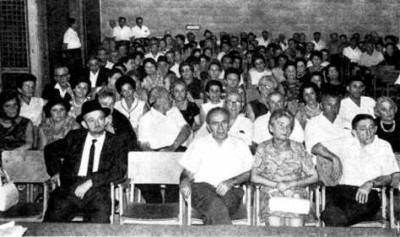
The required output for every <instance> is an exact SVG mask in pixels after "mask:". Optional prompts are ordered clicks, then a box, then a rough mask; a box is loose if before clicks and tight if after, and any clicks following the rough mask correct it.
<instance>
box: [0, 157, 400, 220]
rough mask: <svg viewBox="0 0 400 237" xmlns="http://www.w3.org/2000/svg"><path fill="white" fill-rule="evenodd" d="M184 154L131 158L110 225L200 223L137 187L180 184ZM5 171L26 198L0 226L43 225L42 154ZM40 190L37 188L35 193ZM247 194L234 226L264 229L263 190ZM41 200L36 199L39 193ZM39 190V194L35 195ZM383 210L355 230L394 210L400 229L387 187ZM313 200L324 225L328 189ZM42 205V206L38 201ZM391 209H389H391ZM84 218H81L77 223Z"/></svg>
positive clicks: (1, 216) (187, 208)
mask: <svg viewBox="0 0 400 237" xmlns="http://www.w3.org/2000/svg"><path fill="white" fill-rule="evenodd" d="M181 155H182V153H179V152H130V153H129V157H128V174H127V180H126V181H124V182H120V183H118V184H114V183H112V184H111V200H112V205H111V206H112V210H111V217H110V220H111V223H114V222H116V221H115V220H118V217H119V223H120V224H128V223H137V224H175V225H196V224H202V219H201V216H200V214H199V213H197V212H196V211H195V210H194V209H193V208H192V205H191V198H190V197H188V198H187V199H185V198H184V197H183V196H182V195H181V194H179V202H178V203H160V204H148V203H145V201H144V200H143V198H142V197H141V193H140V190H139V189H138V188H137V185H140V184H159V185H161V186H165V185H178V184H179V177H180V174H181V172H182V167H181V166H180V165H179V164H178V160H179V159H180V157H181ZM2 166H3V168H4V169H5V170H6V172H7V173H8V174H9V176H10V177H11V179H12V180H13V181H14V183H16V184H17V186H18V187H23V188H24V192H23V193H24V194H26V197H24V198H20V200H21V202H20V203H18V205H16V206H14V207H12V208H11V209H10V210H8V211H6V212H3V213H0V221H7V220H10V219H12V220H16V221H37V222H41V221H43V217H44V213H45V211H46V209H47V201H48V197H49V192H50V183H49V182H48V181H49V178H50V177H49V175H48V174H47V171H46V166H45V163H44V158H43V153H42V152H41V151H26V152H16V151H4V152H3V153H2ZM35 187H36V189H35ZM242 188H243V190H244V192H245V195H244V197H243V200H242V206H241V207H240V208H239V211H238V212H237V213H236V214H235V215H234V216H233V224H237V225H258V226H259V225H264V223H262V221H261V220H260V215H259V212H260V187H259V186H254V185H251V184H246V185H243V186H242ZM38 189H40V190H39V193H43V195H37V193H38ZM35 191H36V193H35ZM379 191H380V194H381V198H382V209H381V212H380V214H379V215H378V218H377V221H375V222H368V223H360V224H358V225H356V227H362V226H367V227H377V226H379V227H383V226H387V223H388V218H387V209H389V211H390V215H389V220H390V227H392V228H394V227H396V220H395V217H394V190H393V189H390V190H389V206H388V205H387V203H388V201H387V200H388V198H387V195H386V191H387V190H386V188H382V189H379ZM309 193H310V201H311V203H312V206H313V207H314V209H315V218H314V219H313V220H312V221H309V222H308V223H306V225H308V226H323V223H322V222H321V220H320V214H321V212H322V211H323V210H324V207H325V187H324V186H322V185H313V186H310V187H309ZM38 200H40V201H38ZM388 207H389V208H388ZM76 219H81V218H79V217H78V218H76Z"/></svg>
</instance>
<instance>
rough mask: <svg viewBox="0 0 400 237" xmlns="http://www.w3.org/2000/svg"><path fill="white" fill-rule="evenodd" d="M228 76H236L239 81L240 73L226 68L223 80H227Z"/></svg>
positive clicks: (234, 69)
mask: <svg viewBox="0 0 400 237" xmlns="http://www.w3.org/2000/svg"><path fill="white" fill-rule="evenodd" d="M229 74H236V76H238V78H239V80H240V71H239V70H237V69H236V68H232V67H231V68H228V69H226V70H225V75H224V77H225V79H227V78H228V75H229Z"/></svg>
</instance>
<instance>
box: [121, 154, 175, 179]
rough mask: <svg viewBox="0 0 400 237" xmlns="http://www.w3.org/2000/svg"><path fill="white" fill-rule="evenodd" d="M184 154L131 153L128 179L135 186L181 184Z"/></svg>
mask: <svg viewBox="0 0 400 237" xmlns="http://www.w3.org/2000/svg"><path fill="white" fill-rule="evenodd" d="M182 154H183V153H182V152H129V155H128V178H130V179H131V180H132V182H133V183H135V184H179V177H180V175H181V172H182V169H183V168H182V167H181V166H180V165H179V163H178V160H179V159H180V157H181V156H182Z"/></svg>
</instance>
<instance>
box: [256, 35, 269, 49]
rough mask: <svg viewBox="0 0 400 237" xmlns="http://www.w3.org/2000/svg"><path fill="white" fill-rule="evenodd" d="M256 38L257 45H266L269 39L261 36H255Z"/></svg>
mask: <svg viewBox="0 0 400 237" xmlns="http://www.w3.org/2000/svg"><path fill="white" fill-rule="evenodd" d="M256 40H257V42H258V45H259V46H264V47H267V46H268V45H269V43H270V40H269V39H267V40H265V39H264V38H263V37H257V38H256Z"/></svg>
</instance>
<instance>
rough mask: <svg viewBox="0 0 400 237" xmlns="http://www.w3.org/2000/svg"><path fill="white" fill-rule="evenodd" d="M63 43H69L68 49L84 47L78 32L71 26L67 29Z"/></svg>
mask: <svg viewBox="0 0 400 237" xmlns="http://www.w3.org/2000/svg"><path fill="white" fill-rule="evenodd" d="M63 43H64V44H67V49H80V48H81V47H82V44H81V41H80V40H79V36H78V33H77V32H76V31H75V30H74V29H72V28H71V27H70V28H68V30H67V31H65V33H64V37H63Z"/></svg>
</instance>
